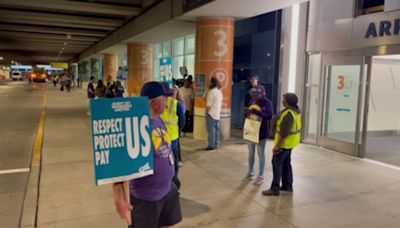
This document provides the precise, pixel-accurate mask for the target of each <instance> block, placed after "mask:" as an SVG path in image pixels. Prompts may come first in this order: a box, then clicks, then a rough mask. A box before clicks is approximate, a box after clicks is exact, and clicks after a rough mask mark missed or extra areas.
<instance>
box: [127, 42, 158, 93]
mask: <svg viewBox="0 0 400 228" xmlns="http://www.w3.org/2000/svg"><path fill="white" fill-rule="evenodd" d="M152 79H153V48H152V46H151V44H144V43H131V44H128V94H129V96H139V94H140V90H141V89H142V86H143V85H144V84H145V83H146V82H149V81H151V80H152Z"/></svg>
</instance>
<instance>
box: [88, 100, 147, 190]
mask: <svg viewBox="0 0 400 228" xmlns="http://www.w3.org/2000/svg"><path fill="white" fill-rule="evenodd" d="M90 106H91V121H92V136H93V137H92V138H93V157H94V159H93V160H94V167H95V176H96V185H102V184H109V183H114V182H121V181H127V180H131V179H137V178H141V177H144V176H148V175H152V174H153V172H154V171H153V164H154V160H153V153H154V151H153V143H152V141H151V129H152V126H151V119H150V109H149V101H148V99H147V98H145V97H138V98H114V99H97V100H91V102H90Z"/></svg>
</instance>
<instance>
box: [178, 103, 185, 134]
mask: <svg viewBox="0 0 400 228" xmlns="http://www.w3.org/2000/svg"><path fill="white" fill-rule="evenodd" d="M176 112H177V115H178V125H179V130H180V131H182V130H183V127H184V126H185V111H184V110H183V107H182V104H181V103H179V102H178V106H177V107H176Z"/></svg>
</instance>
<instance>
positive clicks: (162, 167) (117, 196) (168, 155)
mask: <svg viewBox="0 0 400 228" xmlns="http://www.w3.org/2000/svg"><path fill="white" fill-rule="evenodd" d="M140 95H141V96H146V97H148V98H149V100H150V116H151V121H152V127H153V129H152V139H153V146H154V174H153V175H151V176H147V177H143V178H139V179H135V180H131V181H130V182H129V185H130V187H129V193H130V202H127V201H126V199H125V193H124V188H123V185H122V183H116V184H114V186H113V190H114V202H115V207H116V210H117V212H118V214H119V215H120V217H121V218H122V219H124V220H125V221H126V222H127V223H128V224H130V226H129V227H132V228H160V227H173V226H174V225H176V224H178V223H179V222H180V221H182V212H181V206H180V200H179V193H178V190H177V187H176V186H175V185H174V184H173V182H172V178H173V177H174V174H175V171H174V164H175V160H174V155H173V152H172V148H171V138H170V137H169V135H168V133H167V129H166V127H165V125H164V123H163V121H162V120H161V118H160V116H161V114H162V113H163V112H164V111H165V107H166V104H167V96H170V95H171V94H170V92H167V91H166V90H165V89H164V87H163V85H162V84H161V83H159V82H155V81H153V82H148V83H146V84H145V85H144V86H143V88H142V90H141V92H140Z"/></svg>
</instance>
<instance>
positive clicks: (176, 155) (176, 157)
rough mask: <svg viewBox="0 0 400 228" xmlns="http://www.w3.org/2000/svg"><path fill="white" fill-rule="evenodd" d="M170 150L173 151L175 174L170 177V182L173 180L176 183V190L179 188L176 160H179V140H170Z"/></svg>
mask: <svg viewBox="0 0 400 228" xmlns="http://www.w3.org/2000/svg"><path fill="white" fill-rule="evenodd" d="M172 152H173V153H174V160H175V162H174V168H175V175H174V177H173V178H172V182H174V184H175V185H176V187H177V188H178V190H179V189H180V188H181V181H180V180H179V178H178V174H179V165H178V161H179V140H174V141H172Z"/></svg>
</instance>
